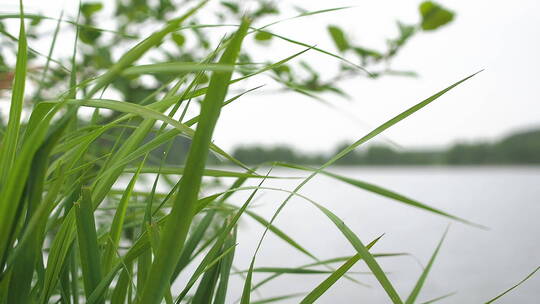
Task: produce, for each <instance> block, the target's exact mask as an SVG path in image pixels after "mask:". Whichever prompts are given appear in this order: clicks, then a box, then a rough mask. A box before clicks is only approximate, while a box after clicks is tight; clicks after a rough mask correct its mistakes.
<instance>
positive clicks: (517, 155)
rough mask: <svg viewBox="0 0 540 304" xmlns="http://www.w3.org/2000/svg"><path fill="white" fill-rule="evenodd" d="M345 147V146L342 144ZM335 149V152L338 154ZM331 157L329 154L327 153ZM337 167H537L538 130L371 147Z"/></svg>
mask: <svg viewBox="0 0 540 304" xmlns="http://www.w3.org/2000/svg"><path fill="white" fill-rule="evenodd" d="M344 145H346V144H344ZM341 148H342V146H341V145H340V146H338V147H337V148H336V151H339V150H341ZM330 154H331V153H330ZM233 156H234V157H235V158H237V159H239V160H240V161H242V162H244V163H246V164H249V165H253V164H261V163H265V162H271V161H281V162H290V163H296V164H303V165H320V164H322V163H324V162H325V161H326V160H327V159H328V158H329V155H327V154H324V153H310V154H307V153H302V152H299V151H297V150H295V149H294V148H292V147H289V146H276V147H267V146H260V145H252V146H242V147H238V148H236V149H235V150H234V153H233ZM336 164H339V165H347V166H364V165H366V166H367V165H377V166H381V165H506V164H508V165H510V164H516V165H517V164H540V129H537V130H530V131H525V132H519V133H515V134H512V135H510V136H507V137H505V138H503V139H502V140H499V141H497V142H494V143H487V142H477V143H458V144H455V145H453V146H451V147H450V148H448V149H439V150H434V149H430V150H428V149H418V150H403V151H400V150H397V149H394V148H392V147H389V146H385V145H371V146H369V147H367V148H366V149H363V150H359V151H355V152H353V153H350V154H349V155H346V156H345V157H343V158H342V159H340V160H339V161H338V162H337V163H336Z"/></svg>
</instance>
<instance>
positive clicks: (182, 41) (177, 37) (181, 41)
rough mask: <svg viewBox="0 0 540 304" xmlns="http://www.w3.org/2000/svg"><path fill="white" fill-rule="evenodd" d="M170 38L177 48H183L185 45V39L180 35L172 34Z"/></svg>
mask: <svg viewBox="0 0 540 304" xmlns="http://www.w3.org/2000/svg"><path fill="white" fill-rule="evenodd" d="M171 38H172V40H173V41H174V43H176V45H178V46H183V45H184V44H185V43H186V37H185V36H184V35H182V34H180V33H172V34H171Z"/></svg>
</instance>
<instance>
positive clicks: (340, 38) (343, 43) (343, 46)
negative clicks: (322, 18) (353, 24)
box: [328, 25, 351, 52]
mask: <svg viewBox="0 0 540 304" xmlns="http://www.w3.org/2000/svg"><path fill="white" fill-rule="evenodd" d="M328 32H329V33H330V36H331V37H332V40H333V41H334V44H335V45H336V47H337V48H338V50H339V51H340V52H343V51H346V50H348V49H349V48H350V47H351V46H350V45H349V41H347V38H346V37H345V33H344V32H343V30H342V29H341V28H339V27H337V26H335V25H329V26H328Z"/></svg>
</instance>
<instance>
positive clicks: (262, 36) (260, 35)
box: [255, 31, 272, 41]
mask: <svg viewBox="0 0 540 304" xmlns="http://www.w3.org/2000/svg"><path fill="white" fill-rule="evenodd" d="M255 40H257V41H269V40H272V34H269V33H268V32H265V31H258V32H257V33H256V34H255Z"/></svg>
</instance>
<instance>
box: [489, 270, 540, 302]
mask: <svg viewBox="0 0 540 304" xmlns="http://www.w3.org/2000/svg"><path fill="white" fill-rule="evenodd" d="M538 270H540V266H538V267H537V268H536V269H535V270H534V271H533V272H531V273H529V274H528V275H527V276H526V277H525V278H524V279H523V280H521V281H519V282H518V283H517V284H516V285H514V286H512V287H510V288H509V289H507V290H505V291H504V292H503V293H501V294H500V295H498V296H496V297H495V298H493V299H491V300H489V301H487V302H486V303H485V304H490V303H493V302H495V301H497V300H498V299H500V298H502V297H503V296H504V295H505V294H507V293H509V292H510V291H512V290H514V288H516V287H518V286H519V285H521V284H523V283H524V282H525V281H527V280H528V279H530V278H531V277H532V276H533V275H534V274H535V273H536V272H537V271H538Z"/></svg>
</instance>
